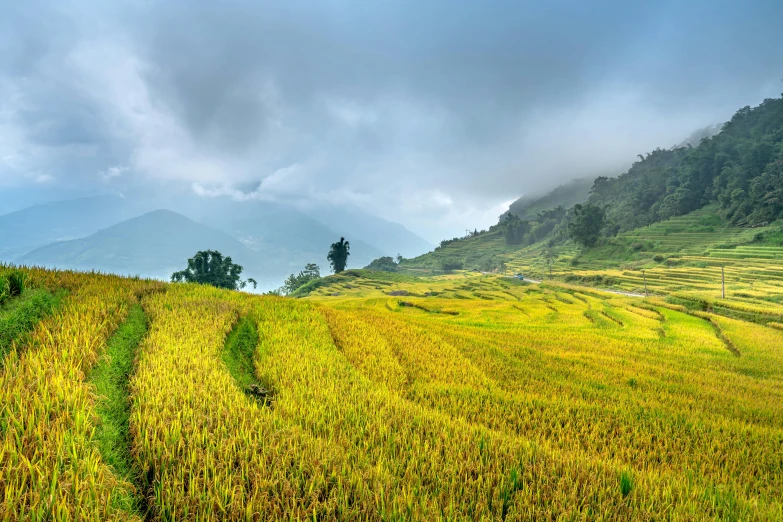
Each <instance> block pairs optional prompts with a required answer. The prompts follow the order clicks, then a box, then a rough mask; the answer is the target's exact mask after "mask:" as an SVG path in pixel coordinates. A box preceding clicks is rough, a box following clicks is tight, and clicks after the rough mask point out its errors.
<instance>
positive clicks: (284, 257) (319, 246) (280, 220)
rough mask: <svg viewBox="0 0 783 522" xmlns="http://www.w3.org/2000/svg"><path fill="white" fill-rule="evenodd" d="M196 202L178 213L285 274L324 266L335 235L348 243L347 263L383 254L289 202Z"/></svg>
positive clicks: (365, 261) (362, 262)
mask: <svg viewBox="0 0 783 522" xmlns="http://www.w3.org/2000/svg"><path fill="white" fill-rule="evenodd" d="M198 203H199V204H198V205H196V206H191V207H190V209H189V210H183V213H185V214H186V215H189V216H191V217H193V218H194V219H196V220H197V221H199V222H202V223H204V224H206V225H209V226H212V227H214V228H218V229H220V230H223V231H225V232H227V233H229V234H231V235H232V236H234V237H235V238H237V239H239V240H240V241H241V242H242V243H243V244H244V245H245V246H246V247H247V248H249V249H250V250H253V251H255V252H259V253H262V254H263V255H264V256H265V257H272V258H274V259H276V260H278V262H279V263H280V264H281V265H283V266H285V267H287V268H285V271H286V275H288V274H291V273H296V272H299V271H300V270H301V269H302V268H303V267H304V265H305V264H307V263H316V264H318V265H319V266H320V267H321V270H322V271H324V272H325V271H326V270H328V267H329V263H328V261H327V259H326V255H327V254H328V252H329V247H330V245H331V244H332V243H334V242H335V241H337V240H339V239H340V237H341V236H345V238H346V239H348V241H350V243H351V255H350V257H349V258H348V266H349V267H360V266H364V265H366V264H368V263H369V262H370V261H372V260H373V259H376V258H378V257H381V256H382V255H383V254H382V253H381V251H380V250H379V249H378V248H376V247H375V246H374V245H371V244H368V243H367V242H366V241H362V239H361V238H359V237H357V236H355V235H352V234H350V233H347V232H344V231H340V230H334V229H332V228H330V227H328V226H326V225H324V224H323V223H321V222H319V221H317V220H316V219H314V218H312V217H310V216H308V215H306V214H304V213H302V212H300V211H299V210H297V209H296V208H294V207H291V206H289V205H283V204H279V203H272V202H264V201H256V200H251V201H235V200H231V199H227V198H223V199H217V198H216V199H211V200H203V198H202V201H200V202H198ZM281 282H282V281H281Z"/></svg>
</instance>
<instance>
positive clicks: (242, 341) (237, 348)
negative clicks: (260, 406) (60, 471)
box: [223, 317, 268, 399]
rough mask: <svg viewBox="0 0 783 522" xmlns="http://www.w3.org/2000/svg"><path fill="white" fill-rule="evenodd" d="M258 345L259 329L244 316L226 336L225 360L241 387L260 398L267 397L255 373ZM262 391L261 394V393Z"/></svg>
mask: <svg viewBox="0 0 783 522" xmlns="http://www.w3.org/2000/svg"><path fill="white" fill-rule="evenodd" d="M257 347H258V331H257V330H256V325H255V322H254V321H253V320H251V319H250V318H248V317H242V318H240V319H239V321H237V324H236V325H235V326H234V329H233V330H231V333H229V334H228V336H227V337H226V346H225V349H224V350H223V362H225V363H226V367H227V368H228V371H229V373H230V374H231V376H232V377H233V378H234V381H236V383H237V386H239V388H240V389H241V390H242V391H243V392H245V393H247V394H249V395H252V396H255V397H257V398H259V399H267V398H268V397H266V395H265V393H266V391H265V390H264V388H263V387H261V386H259V382H258V379H257V378H256V375H255V364H254V362H253V359H254V357H255V353H256V348H257ZM259 392H260V395H259Z"/></svg>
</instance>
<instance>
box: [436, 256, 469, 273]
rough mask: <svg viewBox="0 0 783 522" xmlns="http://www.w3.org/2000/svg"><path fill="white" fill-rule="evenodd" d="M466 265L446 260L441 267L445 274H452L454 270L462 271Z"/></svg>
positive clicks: (454, 260) (458, 261) (453, 260)
mask: <svg viewBox="0 0 783 522" xmlns="http://www.w3.org/2000/svg"><path fill="white" fill-rule="evenodd" d="M463 266H464V263H463V262H462V261H460V260H457V259H444V260H443V261H441V263H440V267H441V268H442V269H443V271H444V272H451V271H452V270H462V267H463Z"/></svg>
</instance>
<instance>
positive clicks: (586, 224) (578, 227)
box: [568, 203, 606, 248]
mask: <svg viewBox="0 0 783 522" xmlns="http://www.w3.org/2000/svg"><path fill="white" fill-rule="evenodd" d="M605 219H606V211H605V210H604V209H603V207H599V206H598V205H593V204H592V203H588V204H587V205H579V204H577V205H574V215H573V218H572V219H571V222H570V223H568V235H569V236H570V237H571V239H573V240H574V241H576V242H577V243H579V244H580V245H582V246H584V247H586V248H590V247H592V246H595V244H596V243H597V242H598V239H599V238H600V237H601V230H602V229H603V228H604V220H605Z"/></svg>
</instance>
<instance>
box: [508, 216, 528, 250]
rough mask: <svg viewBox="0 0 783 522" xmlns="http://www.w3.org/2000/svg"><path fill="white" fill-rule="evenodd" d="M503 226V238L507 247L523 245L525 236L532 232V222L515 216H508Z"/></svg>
mask: <svg viewBox="0 0 783 522" xmlns="http://www.w3.org/2000/svg"><path fill="white" fill-rule="evenodd" d="M502 226H503V237H504V238H505V240H506V244H507V245H521V244H522V241H523V240H524V239H525V234H527V233H528V232H530V222H529V221H525V220H522V219H519V218H518V217H517V216H516V215H514V214H506V219H505V220H504V221H503V225H502Z"/></svg>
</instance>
